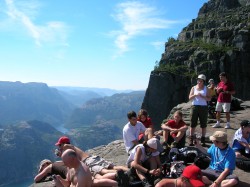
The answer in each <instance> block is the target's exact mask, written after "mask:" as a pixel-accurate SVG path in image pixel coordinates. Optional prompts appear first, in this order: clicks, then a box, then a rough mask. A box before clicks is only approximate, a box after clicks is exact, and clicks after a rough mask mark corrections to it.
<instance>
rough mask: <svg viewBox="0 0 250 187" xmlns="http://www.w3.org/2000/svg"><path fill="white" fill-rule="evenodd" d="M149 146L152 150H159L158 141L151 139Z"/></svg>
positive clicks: (148, 142)
mask: <svg viewBox="0 0 250 187" xmlns="http://www.w3.org/2000/svg"><path fill="white" fill-rule="evenodd" d="M147 145H148V146H149V147H150V148H152V149H157V139H156V138H151V139H149V140H148V141H147Z"/></svg>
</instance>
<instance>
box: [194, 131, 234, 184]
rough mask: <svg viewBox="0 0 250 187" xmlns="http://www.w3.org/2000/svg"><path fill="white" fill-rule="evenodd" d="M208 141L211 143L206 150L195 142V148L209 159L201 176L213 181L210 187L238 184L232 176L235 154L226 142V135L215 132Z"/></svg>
mask: <svg viewBox="0 0 250 187" xmlns="http://www.w3.org/2000/svg"><path fill="white" fill-rule="evenodd" d="M210 140H211V141H212V142H213V144H212V145H211V147H210V148H208V150H206V149H205V148H203V147H202V146H201V145H200V143H199V142H198V141H197V140H196V147H197V148H198V149H199V150H200V151H201V152H203V153H205V154H208V156H209V157H210V158H211V161H210V165H209V167H208V168H207V169H205V170H202V174H203V175H204V176H207V177H208V178H209V180H212V181H214V182H213V184H211V186H210V187H219V186H220V187H231V186H235V185H236V184H238V182H239V179H238V177H237V176H235V175H233V170H234V169H235V153H234V150H233V149H232V148H231V147H230V146H229V144H228V142H227V134H226V133H225V132H223V131H215V132H214V133H213V135H212V136H210Z"/></svg>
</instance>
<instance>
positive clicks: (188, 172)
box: [182, 164, 205, 187]
mask: <svg viewBox="0 0 250 187" xmlns="http://www.w3.org/2000/svg"><path fill="white" fill-rule="evenodd" d="M182 176H183V177H185V178H187V179H188V180H189V183H190V184H191V185H192V186H193V187H202V186H205V184H204V183H203V182H202V173H201V169H200V168H199V167H197V166H196V165H194V164H192V165H189V166H187V167H186V168H185V169H184V170H183V173H182Z"/></svg>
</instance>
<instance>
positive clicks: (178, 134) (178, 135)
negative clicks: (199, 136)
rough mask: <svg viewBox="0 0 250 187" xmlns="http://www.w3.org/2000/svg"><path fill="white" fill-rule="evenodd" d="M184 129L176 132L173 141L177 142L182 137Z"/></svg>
mask: <svg viewBox="0 0 250 187" xmlns="http://www.w3.org/2000/svg"><path fill="white" fill-rule="evenodd" d="M185 133H186V132H185V131H179V132H178V133H177V136H176V139H175V141H176V142H179V141H180V140H181V139H182V137H183V136H184V135H185Z"/></svg>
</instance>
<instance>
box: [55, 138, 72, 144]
mask: <svg viewBox="0 0 250 187" xmlns="http://www.w3.org/2000/svg"><path fill="white" fill-rule="evenodd" d="M60 144H70V140H69V138H68V137H67V136H62V137H61V138H59V140H58V141H57V143H56V144H55V145H60Z"/></svg>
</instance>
